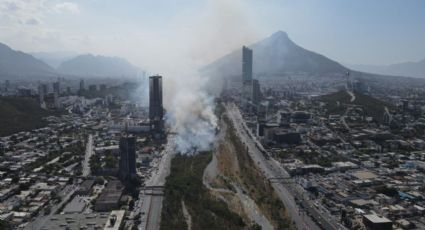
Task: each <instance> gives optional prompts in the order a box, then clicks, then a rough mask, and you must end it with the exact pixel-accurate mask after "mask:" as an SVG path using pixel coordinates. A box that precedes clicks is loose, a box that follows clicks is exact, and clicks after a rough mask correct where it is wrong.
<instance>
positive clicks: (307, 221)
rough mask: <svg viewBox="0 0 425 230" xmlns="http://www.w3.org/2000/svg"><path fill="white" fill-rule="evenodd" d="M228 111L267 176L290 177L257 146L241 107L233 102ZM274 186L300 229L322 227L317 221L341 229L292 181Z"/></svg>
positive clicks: (325, 226) (329, 227)
mask: <svg viewBox="0 0 425 230" xmlns="http://www.w3.org/2000/svg"><path fill="white" fill-rule="evenodd" d="M226 111H227V114H228V116H229V117H230V119H231V120H232V122H233V124H234V127H235V129H236V132H237V134H238V135H239V137H240V138H241V140H242V142H243V143H244V144H245V145H246V146H247V147H248V150H249V151H248V152H249V154H250V156H251V158H252V159H253V160H254V162H256V163H257V166H258V167H259V168H260V169H261V170H262V171H263V172H264V174H265V176H266V177H268V178H290V175H289V174H288V173H287V172H286V170H284V169H283V168H282V167H280V164H279V163H278V162H277V161H275V160H273V159H270V160H266V159H265V157H264V156H263V153H262V152H261V151H260V150H259V148H258V147H257V146H261V145H259V143H258V142H257V141H255V140H253V138H251V136H252V134H250V133H249V130H248V128H247V127H246V124H245V122H244V121H243V118H242V116H241V114H240V112H239V109H238V108H237V107H236V106H235V105H234V104H232V105H226ZM272 186H273V188H274V189H275V191H276V192H277V194H278V196H279V197H280V199H281V200H282V202H283V203H284V205H285V207H286V208H287V210H288V213H289V215H290V217H291V218H292V220H293V221H294V223H295V225H296V226H297V228H298V229H320V227H319V226H318V225H317V223H320V225H321V226H322V227H323V228H325V229H339V227H335V226H334V224H333V223H330V222H329V220H327V219H326V217H322V215H321V213H320V212H319V211H318V210H316V209H315V208H314V206H313V204H312V203H311V202H308V201H307V200H306V199H304V197H303V196H302V195H301V196H299V195H300V194H298V193H299V191H297V190H296V189H294V188H293V185H292V184H291V183H285V184H283V183H272ZM294 194H295V196H294ZM294 197H297V198H299V199H300V200H301V202H302V203H303V206H304V207H305V208H306V211H307V212H308V213H309V214H310V216H311V217H313V218H315V219H316V221H317V223H316V222H314V221H313V220H312V219H311V218H310V216H308V215H307V214H306V213H305V212H304V211H303V210H301V209H299V207H298V205H297V204H296V202H295V198H294Z"/></svg>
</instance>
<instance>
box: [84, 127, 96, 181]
mask: <svg viewBox="0 0 425 230" xmlns="http://www.w3.org/2000/svg"><path fill="white" fill-rule="evenodd" d="M93 153H94V149H93V135H92V134H90V135H89V137H88V139H87V144H86V154H85V155H84V161H83V177H87V176H89V175H90V173H91V172H90V157H91V156H92V155H93Z"/></svg>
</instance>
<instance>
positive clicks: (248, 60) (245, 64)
mask: <svg viewBox="0 0 425 230" xmlns="http://www.w3.org/2000/svg"><path fill="white" fill-rule="evenodd" d="M252 96H253V83H252V50H251V49H249V48H247V47H245V46H244V47H242V107H243V108H245V109H247V108H248V107H249V103H250V102H252V101H253V98H252Z"/></svg>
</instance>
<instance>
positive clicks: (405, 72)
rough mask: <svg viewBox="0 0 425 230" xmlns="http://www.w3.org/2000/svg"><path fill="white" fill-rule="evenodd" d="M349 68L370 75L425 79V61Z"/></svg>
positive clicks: (351, 66)
mask: <svg viewBox="0 0 425 230" xmlns="http://www.w3.org/2000/svg"><path fill="white" fill-rule="evenodd" d="M349 67H350V68H352V69H355V70H359V71H363V72H369V73H376V74H383V75H394V76H408V77H417V78H425V59H423V60H421V61H418V62H403V63H397V64H392V65H349Z"/></svg>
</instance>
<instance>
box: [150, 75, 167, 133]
mask: <svg viewBox="0 0 425 230" xmlns="http://www.w3.org/2000/svg"><path fill="white" fill-rule="evenodd" d="M163 118H164V109H163V107H162V77H161V76H159V75H156V76H151V77H149V120H150V124H151V129H152V130H153V131H154V132H156V133H161V131H162V129H163Z"/></svg>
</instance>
